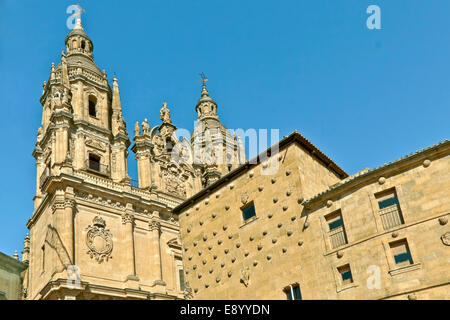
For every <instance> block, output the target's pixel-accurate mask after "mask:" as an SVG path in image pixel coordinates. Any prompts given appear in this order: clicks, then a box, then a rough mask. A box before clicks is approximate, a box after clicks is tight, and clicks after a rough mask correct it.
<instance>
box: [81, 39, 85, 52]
mask: <svg viewBox="0 0 450 320" xmlns="http://www.w3.org/2000/svg"><path fill="white" fill-rule="evenodd" d="M81 49H83V50H84V49H86V41H84V40H83V41H81Z"/></svg>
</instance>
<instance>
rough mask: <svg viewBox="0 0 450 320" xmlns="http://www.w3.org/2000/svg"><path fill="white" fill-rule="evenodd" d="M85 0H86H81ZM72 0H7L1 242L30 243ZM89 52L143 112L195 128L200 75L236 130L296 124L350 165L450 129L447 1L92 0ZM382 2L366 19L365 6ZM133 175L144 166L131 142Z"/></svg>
mask: <svg viewBox="0 0 450 320" xmlns="http://www.w3.org/2000/svg"><path fill="white" fill-rule="evenodd" d="M80 1H81V0H80ZM74 3H76V2H71V1H61V0H60V1H35V0H29V1H25V0H20V1H17V0H6V1H5V0H0V106H1V108H2V116H1V117H0V130H1V133H2V143H3V147H2V148H1V149H0V150H1V151H0V166H1V168H2V179H1V189H0V192H1V193H0V218H1V220H0V221H1V222H0V251H2V252H5V253H7V254H12V253H13V252H14V249H18V250H19V252H20V251H21V250H22V247H23V237H24V236H25V233H26V232H27V229H26V227H25V223H26V221H27V220H28V219H29V218H30V216H31V214H32V211H33V202H32V198H33V196H34V193H35V179H36V177H35V165H34V158H33V157H32V156H31V153H32V151H33V149H34V143H35V141H36V131H37V128H38V127H39V125H40V121H41V105H40V103H39V98H40V95H41V92H42V83H43V81H44V80H47V79H48V77H49V72H50V66H51V63H52V61H54V62H55V63H58V62H59V59H60V52H61V49H62V46H63V45H64V38H65V36H66V35H67V33H68V32H69V30H68V29H67V27H66V20H67V18H68V14H66V8H67V7H68V6H69V5H70V4H74ZM80 4H81V5H82V7H84V8H85V9H86V14H85V15H84V16H83V25H84V27H85V30H86V32H87V34H88V35H89V36H90V38H91V39H92V41H93V42H94V58H95V61H96V63H97V65H98V66H99V67H100V68H101V69H103V68H104V69H106V71H107V73H108V78H109V79H110V80H111V78H112V76H113V74H114V73H116V75H117V77H118V79H119V85H120V91H121V97H122V104H123V114H124V117H125V119H126V121H127V124H128V130H129V133H130V136H131V137H132V136H133V133H132V130H133V125H134V122H135V121H136V120H140V121H142V120H143V119H144V118H146V117H147V118H148V119H149V121H150V123H151V125H155V124H157V123H158V122H159V109H160V107H161V104H162V102H163V101H164V100H167V102H168V106H169V108H170V109H171V114H172V119H173V121H174V123H175V124H176V125H177V126H178V127H181V128H187V129H192V127H193V120H194V119H195V116H196V115H195V110H194V108H195V104H196V102H197V100H198V98H199V95H200V82H199V76H198V73H199V72H202V71H203V72H205V73H206V75H207V76H208V77H209V78H210V82H209V85H208V88H209V91H210V93H211V95H212V96H213V98H214V99H215V100H216V101H217V103H218V104H219V115H220V119H221V120H222V122H223V123H224V124H225V125H226V126H227V127H229V128H243V129H248V128H256V129H259V128H278V129H280V134H281V135H287V134H289V133H290V132H292V131H293V130H294V129H297V130H298V131H299V132H301V133H302V134H303V135H304V136H306V137H307V138H308V139H309V140H310V141H312V142H313V143H314V144H315V145H316V146H318V147H319V148H320V149H321V150H322V151H324V152H325V153H326V154H327V155H328V156H329V157H330V158H332V159H333V160H334V161H336V162H337V163H338V164H339V165H340V166H341V167H342V168H343V169H344V170H346V171H347V172H348V173H350V174H352V173H355V172H356V171H359V170H361V169H363V168H365V167H370V168H373V167H375V166H378V165H381V164H383V163H385V162H388V161H392V160H395V159H397V158H399V157H400V156H402V155H404V154H407V153H410V152H414V151H416V150H417V149H421V148H423V147H425V146H428V145H432V144H434V143H437V142H438V141H440V140H443V139H445V138H448V137H449V133H450V130H449V118H450V111H449V110H450V89H449V86H450V63H449V59H450V36H449V33H450V28H449V25H448V13H449V12H450V1H448V0H430V1H423V0H415V1H413V0H410V1H400V0H389V1H381V0H371V1H365V0H345V1H344V0H341V1H338V0H329V1H325V0H308V1H307V0H282V1H274V0H270V1H269V0H258V1H256V0H247V1H242V0H240V1H238V0H227V1H219V0H193V1H185V0H180V1H100V0H96V1H84V2H80ZM370 4H376V5H378V6H380V8H381V14H382V17H381V19H382V22H381V23H382V30H368V29H367V27H366V19H367V17H368V14H366V8H367V7H368V5H370ZM128 159H129V167H130V175H131V176H132V177H133V178H134V179H136V176H137V175H136V163H135V160H134V154H133V153H132V152H131V150H130V156H129V158H128Z"/></svg>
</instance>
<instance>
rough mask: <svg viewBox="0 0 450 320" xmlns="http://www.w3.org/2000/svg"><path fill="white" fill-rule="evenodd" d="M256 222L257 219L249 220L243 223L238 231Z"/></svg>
mask: <svg viewBox="0 0 450 320" xmlns="http://www.w3.org/2000/svg"><path fill="white" fill-rule="evenodd" d="M256 220H258V217H254V218H250V219H249V220H248V221H245V222H244V224H243V225H242V226H240V227H239V229H240V228H243V227H245V226H247V225H249V224H250V223H252V222H253V221H256Z"/></svg>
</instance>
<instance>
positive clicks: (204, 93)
mask: <svg viewBox="0 0 450 320" xmlns="http://www.w3.org/2000/svg"><path fill="white" fill-rule="evenodd" d="M199 75H200V77H201V78H202V80H200V81H201V82H202V93H201V95H202V97H204V96H209V92H208V90H207V89H206V82H208V81H209V79H208V78H207V77H206V76H205V74H204V73H203V72H202V73H199Z"/></svg>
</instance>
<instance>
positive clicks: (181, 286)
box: [178, 269, 184, 291]
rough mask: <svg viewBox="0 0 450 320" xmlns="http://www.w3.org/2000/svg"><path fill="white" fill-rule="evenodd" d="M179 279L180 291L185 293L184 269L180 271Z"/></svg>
mask: <svg viewBox="0 0 450 320" xmlns="http://www.w3.org/2000/svg"><path fill="white" fill-rule="evenodd" d="M178 277H179V279H180V290H181V291H184V272H183V269H178Z"/></svg>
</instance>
